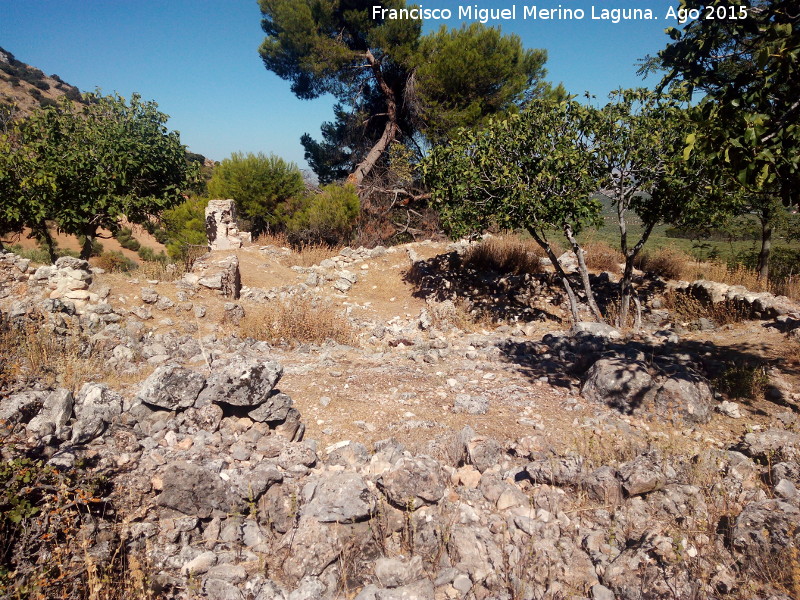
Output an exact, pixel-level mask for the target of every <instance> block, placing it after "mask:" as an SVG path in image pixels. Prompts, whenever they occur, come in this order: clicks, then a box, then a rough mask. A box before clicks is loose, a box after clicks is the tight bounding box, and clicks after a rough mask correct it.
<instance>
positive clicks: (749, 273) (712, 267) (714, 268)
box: [685, 262, 769, 292]
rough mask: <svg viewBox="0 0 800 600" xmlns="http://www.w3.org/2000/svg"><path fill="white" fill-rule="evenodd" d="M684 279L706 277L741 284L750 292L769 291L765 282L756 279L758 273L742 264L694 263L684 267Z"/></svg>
mask: <svg viewBox="0 0 800 600" xmlns="http://www.w3.org/2000/svg"><path fill="white" fill-rule="evenodd" d="M686 275H688V277H685V279H708V280H709V281H718V282H719V283H727V284H728V285H743V286H744V287H746V288H747V289H748V290H750V291H751V292H766V291H769V285H768V284H767V282H763V281H761V280H759V279H758V273H756V272H755V271H754V270H753V269H748V268H747V267H745V266H743V265H736V266H733V267H731V266H728V265H724V264H721V263H716V262H712V263H695V264H694V265H689V266H688V268H687V269H686Z"/></svg>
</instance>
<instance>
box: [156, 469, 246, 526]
mask: <svg viewBox="0 0 800 600" xmlns="http://www.w3.org/2000/svg"><path fill="white" fill-rule="evenodd" d="M161 478H162V481H163V489H162V490H161V494H159V495H158V496H157V497H156V504H158V505H159V506H163V507H165V508H171V509H173V510H177V511H178V512H181V513H183V514H185V515H193V516H197V517H200V518H201V519H206V518H208V517H210V516H212V514H213V513H214V512H215V511H221V512H223V513H230V512H233V511H234V510H235V509H236V508H237V504H236V501H235V499H234V498H233V496H232V495H231V494H230V493H229V491H228V490H227V488H226V487H225V485H224V483H223V481H222V479H221V478H220V477H219V475H217V474H216V473H214V472H212V471H209V470H208V469H206V468H205V467H202V466H200V465H196V464H193V463H190V462H186V461H175V462H173V463H171V464H169V465H167V467H166V468H165V469H164V471H163V473H162V477H161Z"/></svg>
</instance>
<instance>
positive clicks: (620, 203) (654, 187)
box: [589, 89, 723, 323]
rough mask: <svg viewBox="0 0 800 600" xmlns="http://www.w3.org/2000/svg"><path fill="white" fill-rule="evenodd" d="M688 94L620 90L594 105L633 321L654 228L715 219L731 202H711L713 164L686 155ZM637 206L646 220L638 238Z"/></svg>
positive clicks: (624, 310)
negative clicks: (633, 227)
mask: <svg viewBox="0 0 800 600" xmlns="http://www.w3.org/2000/svg"><path fill="white" fill-rule="evenodd" d="M684 100H685V99H684V98H683V97H682V95H681V94H680V93H673V94H658V93H654V92H650V91H648V90H645V89H637V90H619V91H617V92H614V93H612V94H611V100H610V102H609V103H607V104H606V105H605V106H604V107H602V108H600V109H597V110H592V111H591V120H590V124H589V129H590V131H591V135H592V137H593V140H594V144H593V152H594V154H595V156H596V157H597V159H598V163H599V167H600V170H599V171H598V172H597V183H598V188H600V189H601V190H602V193H603V194H604V195H606V196H607V197H609V198H610V199H611V201H612V204H613V206H614V208H615V209H616V213H617V220H618V223H619V234H620V250H621V251H622V254H623V256H624V257H625V269H624V271H623V276H622V279H621V281H620V291H621V302H620V309H619V320H620V323H627V315H628V308H629V305H630V299H631V296H632V294H633V288H632V285H631V281H632V277H633V265H634V262H635V261H636V258H637V256H638V254H639V252H640V251H641V250H642V248H643V247H644V245H645V243H646V242H647V240H648V238H649V237H650V234H651V233H652V231H653V228H654V227H655V226H656V225H657V224H659V223H662V222H672V223H689V224H698V223H702V224H704V225H708V224H709V223H710V221H711V220H712V219H713V218H714V217H715V216H717V215H718V214H719V209H720V208H721V207H722V206H723V205H722V204H721V203H720V202H718V201H717V202H714V201H711V199H712V198H713V196H714V193H715V191H716V190H715V189H714V188H713V187H712V186H711V184H710V177H709V174H708V171H709V170H712V168H711V166H710V165H709V164H708V163H706V162H703V161H702V160H701V157H699V156H697V155H695V156H688V155H684V153H683V140H685V139H686V137H687V136H689V135H692V132H693V131H694V128H693V126H692V124H691V122H690V121H689V119H688V118H687V116H686V111H685V110H684V109H683V106H682V105H683V101H684ZM629 212H633V213H635V214H636V215H637V216H638V217H639V220H640V221H641V224H642V233H641V235H640V237H639V239H638V240H630V239H629V232H628V221H629Z"/></svg>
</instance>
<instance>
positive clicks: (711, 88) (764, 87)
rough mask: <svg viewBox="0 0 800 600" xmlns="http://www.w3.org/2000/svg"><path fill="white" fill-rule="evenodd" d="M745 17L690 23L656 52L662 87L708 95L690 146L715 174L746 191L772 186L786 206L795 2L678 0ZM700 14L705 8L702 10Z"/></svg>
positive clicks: (797, 164)
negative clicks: (678, 87) (714, 166)
mask: <svg viewBox="0 0 800 600" xmlns="http://www.w3.org/2000/svg"><path fill="white" fill-rule="evenodd" d="M681 4H682V6H683V7H685V8H687V9H694V8H700V9H701V10H702V5H707V6H710V7H713V8H714V9H715V8H717V7H720V8H722V9H723V10H730V9H728V8H727V7H734V8H736V7H741V9H739V8H736V10H737V11H739V12H742V13H744V14H746V18H736V19H730V18H726V19H705V18H704V19H696V20H693V21H691V22H689V23H688V24H687V25H686V27H685V28H684V29H683V30H678V29H676V28H670V29H669V30H668V33H669V34H670V36H671V37H672V39H673V42H672V43H670V44H669V45H668V46H667V47H666V48H665V49H664V50H662V51H661V52H660V53H659V60H660V63H661V65H662V66H663V67H664V68H665V69H666V70H667V71H668V74H667V76H666V77H665V80H664V84H666V83H669V82H672V83H675V82H680V83H682V84H683V85H685V86H686V87H687V88H689V89H690V90H694V89H697V90H700V91H702V92H705V93H706V96H705V98H704V99H703V101H702V102H701V103H700V105H699V106H698V107H697V110H696V111H695V113H694V119H695V120H696V121H697V123H698V124H699V125H700V130H699V132H698V134H697V136H696V137H692V138H690V139H688V140H687V142H688V144H689V148H690V149H697V150H699V151H701V152H703V153H705V154H707V155H709V156H711V157H713V158H714V159H715V160H716V162H717V164H718V166H719V167H720V173H721V174H722V175H724V176H727V177H729V178H732V179H736V180H738V181H739V183H740V184H742V185H745V186H746V187H748V188H749V189H751V190H763V189H765V188H768V187H769V186H771V185H777V187H778V188H779V189H780V196H781V198H782V199H783V201H784V202H785V203H787V204H790V203H795V204H796V203H797V199H798V197H799V196H800V192H798V190H800V186H798V174H799V173H800V125H798V114H800V107H799V105H798V102H797V99H798V98H800V13H798V11H797V3H796V2H795V0H754V1H752V2H745V1H742V0H737V1H735V2H729V1H728V0H713V1H711V2H707V1H705V0H702V1H701V0H682V2H681ZM703 12H705V11H703Z"/></svg>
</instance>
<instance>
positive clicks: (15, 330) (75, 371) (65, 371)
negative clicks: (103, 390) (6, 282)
mask: <svg viewBox="0 0 800 600" xmlns="http://www.w3.org/2000/svg"><path fill="white" fill-rule="evenodd" d="M0 356H2V357H3V359H2V364H0V384H3V383H4V380H6V379H7V377H9V376H13V377H15V378H17V377H25V376H31V377H37V378H39V379H41V380H43V381H44V382H45V383H46V384H47V385H49V386H56V385H58V386H61V387H65V388H67V389H69V390H71V391H72V392H73V393H75V392H76V391H77V390H78V389H80V387H81V386H82V385H83V384H84V383H86V382H87V381H91V380H93V379H95V380H96V379H97V377H98V376H100V375H101V374H102V373H104V372H105V369H106V367H105V364H104V361H103V360H102V359H101V358H100V357H99V356H97V355H96V354H95V353H94V352H93V349H92V346H91V343H90V342H89V340H88V339H87V338H86V337H85V336H83V335H81V334H80V333H78V332H76V331H69V332H67V333H66V334H65V335H57V334H54V333H53V332H51V331H48V330H47V329H46V328H43V327H41V325H40V323H39V322H37V321H29V322H27V323H26V324H25V325H24V326H23V327H12V326H10V325H8V324H6V325H4V326H2V329H0ZM5 383H10V381H5Z"/></svg>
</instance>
